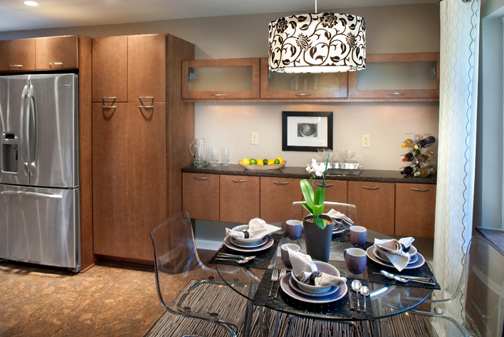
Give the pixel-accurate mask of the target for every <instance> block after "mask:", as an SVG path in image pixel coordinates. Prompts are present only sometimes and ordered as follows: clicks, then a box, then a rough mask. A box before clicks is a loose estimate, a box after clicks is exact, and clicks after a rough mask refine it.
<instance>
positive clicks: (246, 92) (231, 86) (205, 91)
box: [182, 58, 259, 100]
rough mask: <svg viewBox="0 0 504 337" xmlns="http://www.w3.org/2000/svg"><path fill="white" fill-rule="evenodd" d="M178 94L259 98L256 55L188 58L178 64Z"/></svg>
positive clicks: (220, 98)
mask: <svg viewBox="0 0 504 337" xmlns="http://www.w3.org/2000/svg"><path fill="white" fill-rule="evenodd" d="M182 97H183V98H184V99H191V100H226V99H258V98H259V59H258V58H244V59H219V60H192V61H186V62H184V63H183V64H182Z"/></svg>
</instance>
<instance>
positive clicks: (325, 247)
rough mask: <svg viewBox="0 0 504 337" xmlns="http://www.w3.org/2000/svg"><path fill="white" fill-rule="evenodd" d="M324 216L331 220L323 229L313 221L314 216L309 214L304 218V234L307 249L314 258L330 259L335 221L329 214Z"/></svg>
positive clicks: (325, 260) (323, 216)
mask: <svg viewBox="0 0 504 337" xmlns="http://www.w3.org/2000/svg"><path fill="white" fill-rule="evenodd" d="M322 218H323V219H325V220H328V221H331V223H330V224H329V225H327V226H326V227H325V228H324V229H323V230H321V229H320V228H319V227H318V226H317V225H315V224H314V223H313V216H312V215H309V216H307V217H305V218H304V219H303V226H304V236H305V242H306V251H307V253H308V255H310V256H311V257H312V259H314V260H319V261H324V262H327V261H329V253H330V252H331V240H332V232H333V229H334V223H333V222H332V219H331V218H330V217H328V216H327V215H322Z"/></svg>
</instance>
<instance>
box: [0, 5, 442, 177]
mask: <svg viewBox="0 0 504 337" xmlns="http://www.w3.org/2000/svg"><path fill="white" fill-rule="evenodd" d="M438 7H439V6H438V5H417V6H396V7H376V8H358V9H350V10H346V11H349V12H352V13H355V14H359V15H363V16H364V17H365V18H366V21H367V27H368V30H367V31H368V51H369V52H371V53H387V52H390V53H397V52H432V51H439V8H438ZM279 15H280V14H272V15H247V16H234V17H221V18H202V19H185V20H171V21H163V22H152V23H139V24H125V25H108V26H95V27H81V28H65V29H51V30H40V31H29V32H12V33H3V34H0V39H8V38H19V37H28V36H41V35H56V34H74V33H78V34H83V35H89V36H101V35H111V34H133V33H152V32H168V33H171V34H174V35H176V36H179V37H181V38H184V39H186V40H188V41H191V42H193V43H194V44H195V45H196V46H197V57H199V58H206V57H210V58H224V57H256V56H265V55H266V53H267V41H266V40H267V23H268V21H270V20H271V19H272V18H274V17H276V16H279ZM286 109H289V110H310V109H313V110H316V111H317V110H322V111H333V112H334V113H335V118H334V137H335V138H334V140H335V142H334V145H335V149H337V150H342V149H350V150H353V151H356V152H357V153H358V158H359V159H360V160H361V161H362V162H363V164H364V165H365V167H367V168H376V169H397V168H398V167H399V164H400V163H399V156H400V154H401V149H400V147H399V144H400V142H401V140H402V138H403V137H404V135H405V134H409V133H422V134H424V133H426V134H433V135H437V121H438V117H437V106H436V105H433V104H383V103H380V104H369V103H351V104H336V105H322V106H307V105H293V104H291V105H283V104H265V103H260V104H256V103H247V104H207V103H198V104H197V105H196V135H197V136H198V137H205V138H206V139H207V141H208V142H209V143H210V144H212V145H214V146H215V147H218V148H221V147H223V146H227V147H229V148H230V150H231V154H232V159H233V160H237V159H238V158H240V157H243V156H276V155H279V154H282V153H281V111H282V110H286ZM252 131H257V132H259V141H260V142H259V145H257V146H252V145H249V140H250V132H252ZM364 133H366V134H370V135H371V147H369V148H362V147H360V138H361V135H362V134H364ZM283 155H284V156H285V157H286V158H287V159H288V161H289V165H304V164H305V162H306V161H308V160H309V159H310V158H311V156H312V154H310V153H283Z"/></svg>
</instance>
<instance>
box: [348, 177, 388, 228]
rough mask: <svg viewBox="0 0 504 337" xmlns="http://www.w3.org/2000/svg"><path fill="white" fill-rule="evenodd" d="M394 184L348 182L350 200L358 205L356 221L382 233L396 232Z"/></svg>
mask: <svg viewBox="0 0 504 337" xmlns="http://www.w3.org/2000/svg"><path fill="white" fill-rule="evenodd" d="M394 185H395V184H391V183H375V182H356V181H351V182H349V183H348V202H349V203H351V204H355V205H356V206H357V211H356V213H357V215H356V217H355V219H354V220H355V222H356V223H357V224H359V225H361V226H364V227H367V228H369V229H373V230H376V231H378V232H379V233H382V234H388V235H393V234H394V194H395V191H394Z"/></svg>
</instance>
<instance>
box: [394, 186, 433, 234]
mask: <svg viewBox="0 0 504 337" xmlns="http://www.w3.org/2000/svg"><path fill="white" fill-rule="evenodd" d="M435 210H436V185H430V184H396V210H395V217H396V227H395V231H396V235H399V236H410V235H411V236H415V237H425V238H433V237H434V218H435Z"/></svg>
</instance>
